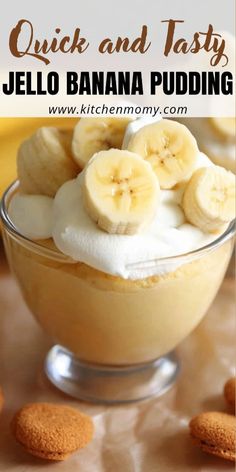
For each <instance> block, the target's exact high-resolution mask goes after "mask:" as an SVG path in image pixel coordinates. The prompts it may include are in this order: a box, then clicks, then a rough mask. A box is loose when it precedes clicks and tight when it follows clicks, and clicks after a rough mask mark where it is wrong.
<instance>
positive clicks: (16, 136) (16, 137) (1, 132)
mask: <svg viewBox="0 0 236 472" xmlns="http://www.w3.org/2000/svg"><path fill="white" fill-rule="evenodd" d="M77 121H78V119H76V118H0V198H1V196H2V194H3V192H4V190H6V188H7V186H8V185H9V184H10V183H11V182H12V181H13V180H14V179H15V178H16V156H17V150H18V148H19V146H20V144H21V143H22V141H23V140H24V139H26V138H27V137H29V136H30V135H31V134H32V133H34V131H35V130H36V129H37V128H39V127H40V126H58V127H63V128H71V127H73V126H75V124H76V122H77Z"/></svg>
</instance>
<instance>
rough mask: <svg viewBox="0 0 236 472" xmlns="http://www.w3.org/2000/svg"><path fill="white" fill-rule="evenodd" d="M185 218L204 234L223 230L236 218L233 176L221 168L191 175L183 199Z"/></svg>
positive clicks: (200, 170) (204, 168)
mask: <svg viewBox="0 0 236 472" xmlns="http://www.w3.org/2000/svg"><path fill="white" fill-rule="evenodd" d="M182 206H183V210H184V212H185V216H186V218H187V219H188V221H189V222H190V223H192V224H193V225H195V226H197V227H198V228H200V229H201V230H202V231H204V232H209V233H214V232H217V231H220V230H222V229H223V227H224V226H225V224H226V223H229V222H230V221H231V220H233V218H234V217H235V176H234V175H233V174H232V172H229V171H227V170H225V169H224V168H223V167H219V166H214V167H203V168H201V169H198V170H197V171H196V172H194V174H193V176H192V177H191V179H190V181H189V183H188V185H187V187H186V189H185V192H184V196H183V202H182Z"/></svg>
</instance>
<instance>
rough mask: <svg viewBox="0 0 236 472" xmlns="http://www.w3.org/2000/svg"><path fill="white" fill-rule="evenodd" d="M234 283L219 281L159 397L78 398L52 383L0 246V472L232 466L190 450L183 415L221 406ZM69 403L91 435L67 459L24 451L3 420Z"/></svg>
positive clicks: (41, 339)
mask: <svg viewBox="0 0 236 472" xmlns="http://www.w3.org/2000/svg"><path fill="white" fill-rule="evenodd" d="M235 323H236V317H235V304H234V281H233V279H232V278H227V279H225V281H224V283H223V285H222V287H221V289H220V291H219V293H218V295H217V298H216V300H215V302H214V303H213V305H212V307H211V308H210V310H209V313H208V314H207V316H206V317H205V319H204V321H203V322H202V323H201V324H200V325H199V327H198V328H197V329H196V330H195V332H194V333H193V334H192V335H191V336H189V337H188V338H187V339H186V340H185V341H184V342H183V343H182V345H181V346H180V347H179V349H178V354H179V356H180V358H181V365H182V369H181V373H180V375H179V378H178V382H177V383H176V385H175V386H174V387H173V388H172V390H170V391H169V392H168V393H166V394H165V395H163V396H162V397H160V398H154V399H151V400H148V401H145V402H140V403H135V404H132V405H128V406H120V407H104V406H95V405H89V404H86V403H83V402H78V401H75V400H73V399H71V398H70V397H67V396H66V395H64V394H62V393H60V392H59V391H58V390H57V389H56V388H54V387H53V386H51V385H50V383H49V382H48V381H47V379H46V378H45V376H44V373H43V361H44V358H45V355H46V352H47V350H48V348H49V346H50V341H49V340H48V339H46V338H45V335H44V334H43V333H42V331H41V329H40V328H39V327H38V326H37V324H36V322H35V321H34V320H33V318H32V316H31V315H30V313H29V311H28V309H27V308H26V306H25V304H24V302H23V300H22V297H21V295H20V292H19V289H18V287H17V285H16V283H15V281H14V280H13V278H12V276H11V275H10V273H9V270H8V268H7V264H6V261H5V259H4V255H3V249H2V247H1V243H0V385H2V388H3V389H4V394H5V405H4V409H3V412H2V414H1V416H0V471H1V472H8V471H9V472H46V471H47V472H48V471H50V472H57V471H58V472H63V471H66V472H77V471H78V472H80V471H81V472H166V471H168V472H172V471H173V472H186V471H201V472H215V471H218V470H219V471H221V472H224V471H225V472H226V471H232V470H234V466H233V465H232V463H228V462H226V461H224V460H222V459H218V458H214V457H213V456H209V455H207V454H205V453H203V452H201V451H200V450H199V449H198V448H196V447H195V446H194V445H193V444H192V442H191V439H190V437H189V433H188V422H189V419H190V418H191V417H192V416H193V415H195V414H197V413H199V412H201V411H208V410H221V411H224V410H225V409H226V407H225V404H224V401H223V398H222V387H223V385H224V382H225V381H226V380H227V378H228V377H229V376H231V375H232V374H233V373H234V369H233V366H234V365H235V354H236V347H235ZM34 401H55V402H61V403H67V404H71V405H73V406H75V407H77V408H80V409H81V410H82V411H84V412H87V413H88V414H90V415H91V416H92V417H93V419H94V424H95V437H94V440H93V441H92V442H91V443H90V444H89V446H87V448H85V449H84V450H82V451H81V452H79V453H76V454H74V455H73V456H71V457H70V458H69V459H68V460H67V461H65V462H57V463H49V462H44V461H43V460H40V459H37V458H34V457H32V456H30V455H28V454H27V453H25V452H24V451H23V450H22V449H21V447H20V446H18V445H17V444H16V443H15V441H14V439H13V438H12V436H11V433H10V430H9V423H10V420H11V418H12V415H13V413H14V412H15V411H16V410H17V409H18V408H19V407H20V406H22V405H23V404H24V403H26V402H34Z"/></svg>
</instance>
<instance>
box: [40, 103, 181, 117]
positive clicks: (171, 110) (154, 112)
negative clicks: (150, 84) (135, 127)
mask: <svg viewBox="0 0 236 472" xmlns="http://www.w3.org/2000/svg"><path fill="white" fill-rule="evenodd" d="M187 113H188V107H187V106H171V105H169V106H164V107H160V106H136V105H117V106H115V105H105V104H102V105H92V104H87V105H85V104H81V105H79V106H49V107H48V114H49V115H72V116H73V115H79V116H83V115H86V116H96V115H98V116H100V115H108V116H112V115H120V116H130V115H131V116H151V117H153V118H157V117H158V116H159V115H187Z"/></svg>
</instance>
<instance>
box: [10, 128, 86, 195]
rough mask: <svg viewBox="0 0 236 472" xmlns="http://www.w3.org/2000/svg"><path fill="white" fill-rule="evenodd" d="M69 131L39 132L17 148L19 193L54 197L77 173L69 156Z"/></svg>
mask: <svg viewBox="0 0 236 472" xmlns="http://www.w3.org/2000/svg"><path fill="white" fill-rule="evenodd" d="M72 133H73V131H72V130H61V129H57V128H53V127H42V128H39V129H38V130H37V131H36V132H35V133H34V134H33V135H32V136H31V137H30V138H29V139H27V140H26V141H24V142H23V143H22V145H21V146H20V148H19V151H18V156H17V170H18V177H19V180H20V185H21V190H22V191H23V193H28V194H39V195H47V196H49V197H54V196H55V194H56V192H57V190H58V188H59V187H60V186H61V185H62V184H63V183H64V182H66V181H67V180H70V179H73V178H74V177H75V176H76V175H77V174H78V173H79V169H78V166H77V165H76V163H75V162H74V160H73V158H72V155H71V140H72Z"/></svg>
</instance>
